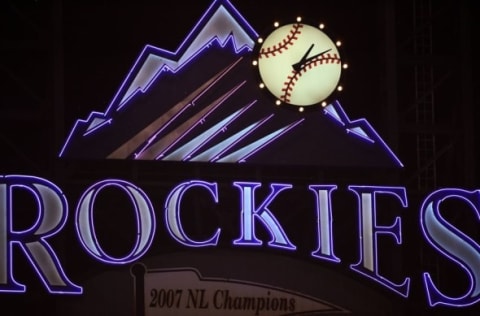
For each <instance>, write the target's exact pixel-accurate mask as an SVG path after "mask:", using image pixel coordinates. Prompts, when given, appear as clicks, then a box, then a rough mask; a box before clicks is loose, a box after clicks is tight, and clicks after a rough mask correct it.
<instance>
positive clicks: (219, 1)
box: [106, 0, 258, 113]
mask: <svg viewBox="0 0 480 316" xmlns="http://www.w3.org/2000/svg"><path fill="white" fill-rule="evenodd" d="M220 6H223V7H224V8H225V9H226V10H227V12H228V13H229V14H230V16H231V18H232V19H233V20H234V21H235V22H236V23H237V24H238V25H239V26H240V27H241V28H242V30H243V31H245V33H247V34H248V35H250V37H251V39H252V41H253V42H255V40H256V39H257V38H258V34H257V32H256V31H255V30H254V29H253V28H252V27H251V26H250V24H249V23H248V22H247V20H246V19H245V18H244V17H243V16H242V15H241V14H240V13H239V12H238V11H237V9H235V7H234V6H233V5H232V4H231V3H230V2H229V1H228V0H213V2H212V4H211V5H210V7H209V8H208V9H207V10H206V11H205V13H204V14H203V15H202V17H201V18H200V19H199V21H198V22H197V24H196V25H195V26H194V27H193V28H192V30H191V31H190V33H189V34H188V35H187V36H186V37H185V38H184V40H183V42H182V43H181V44H180V45H179V47H178V48H177V50H176V51H175V52H172V51H168V50H165V49H161V48H158V47H155V46H152V45H146V46H145V47H144V49H143V51H142V53H141V54H140V56H139V57H138V58H137V60H136V61H135V63H134V66H133V67H132V68H131V70H130V72H129V74H128V75H127V78H125V80H124V82H123V83H122V85H121V87H120V89H119V90H118V92H117V94H116V95H115V96H114V98H113V100H112V101H111V103H110V105H109V107H108V108H107V111H106V113H108V112H110V109H111V108H112V107H113V105H114V104H116V103H117V104H120V102H119V101H120V100H119V97H120V96H119V95H120V93H121V92H124V90H127V89H128V87H127V83H128V84H130V83H131V82H132V81H133V80H134V79H135V76H133V77H132V78H130V75H131V74H132V73H133V72H134V70H137V72H135V73H138V70H139V69H137V67H138V65H139V62H140V61H142V62H143V61H145V60H146V58H148V56H149V55H150V54H155V55H157V56H159V57H160V58H165V59H169V60H171V61H175V60H180V59H181V57H182V56H183V54H184V53H185V52H186V51H187V49H188V48H189V47H190V45H191V44H192V43H193V41H194V40H195V39H196V38H197V36H198V35H199V33H200V32H201V31H202V29H203V27H204V26H205V25H206V24H207V23H208V22H209V21H210V18H211V17H212V16H213V15H214V14H215V12H216V11H217V9H218V8H219V7H220ZM232 38H233V37H232ZM218 43H219V44H221V42H220V41H218ZM225 43H228V40H226V41H225ZM208 45H210V44H206V45H204V47H205V46H208ZM245 48H247V49H248V48H249V47H241V48H237V53H238V52H240V51H242V50H243V49H245ZM199 50H200V49H199ZM150 51H151V52H150ZM188 60H192V58H189V59H188ZM165 66H166V65H165ZM138 68H141V66H140V67H138ZM162 68H163V67H162ZM168 68H169V69H170V67H168ZM170 70H173V69H170ZM160 72H161V71H160ZM134 94H135V93H132V95H134ZM127 101H128V100H125V102H123V103H126V102H127Z"/></svg>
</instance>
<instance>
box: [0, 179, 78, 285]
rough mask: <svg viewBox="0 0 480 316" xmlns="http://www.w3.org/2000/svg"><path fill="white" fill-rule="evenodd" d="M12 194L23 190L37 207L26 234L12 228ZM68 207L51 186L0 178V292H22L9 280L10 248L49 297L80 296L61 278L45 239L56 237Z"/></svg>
mask: <svg viewBox="0 0 480 316" xmlns="http://www.w3.org/2000/svg"><path fill="white" fill-rule="evenodd" d="M16 190H24V191H25V190H26V191H27V192H28V193H29V194H30V195H31V196H33V198H34V200H35V202H36V205H37V213H38V216H37V221H36V222H35V223H34V224H33V225H32V226H31V227H30V228H29V229H26V230H22V231H16V230H14V228H13V219H14V215H15V216H19V215H21V214H20V212H21V211H22V210H21V209H15V214H14V207H15V205H14V196H13V193H14V191H16ZM67 215H68V204H67V200H66V198H65V196H64V195H63V193H62V192H61V191H60V189H59V188H58V187H57V186H55V185H54V184H53V183H51V182H49V181H47V180H44V179H41V178H37V177H33V176H22V175H9V176H4V177H2V176H0V292H25V290H26V286H25V285H23V284H20V283H18V282H16V281H15V278H14V277H13V264H12V262H13V258H12V256H13V251H12V249H13V246H14V245H15V246H18V247H19V248H20V249H21V250H22V251H23V253H24V254H25V256H26V257H27V259H28V260H29V262H30V264H31V266H32V267H33V268H34V270H35V272H36V273H37V275H38V276H39V278H40V279H41V281H42V282H43V284H44V285H45V287H46V288H47V289H48V291H49V292H50V293H59V294H60V293H61V294H81V293H82V288H81V287H79V286H77V285H75V284H73V283H72V282H71V281H69V279H68V278H67V276H66V275H65V273H64V271H63V269H62V266H61V265H60V261H59V260H58V258H57V256H56V254H55V252H54V250H53V248H52V247H51V246H50V244H49V243H47V238H49V237H52V236H54V235H55V234H57V233H58V232H59V231H60V230H61V229H62V228H63V226H64V225H65V222H66V220H67Z"/></svg>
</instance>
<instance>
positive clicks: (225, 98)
mask: <svg viewBox="0 0 480 316" xmlns="http://www.w3.org/2000/svg"><path fill="white" fill-rule="evenodd" d="M246 82H247V81H246V80H244V81H242V82H241V83H240V84H238V85H237V86H236V87H235V88H233V89H232V90H231V91H230V92H228V93H227V94H226V95H225V96H224V97H223V98H222V99H221V100H220V101H219V102H218V103H217V104H215V105H214V106H213V107H212V108H211V109H210V110H209V111H207V112H206V113H205V114H204V115H203V116H202V118H201V119H200V120H198V121H197V122H195V124H193V125H192V126H191V127H190V128H189V129H187V130H186V131H185V132H184V133H183V134H181V135H179V136H178V137H177V138H176V139H175V140H174V141H173V142H172V143H171V144H170V145H169V146H167V148H165V149H163V150H162V152H160V153H159V154H158V155H157V156H156V157H155V159H154V160H160V159H162V158H163V157H164V156H165V153H166V152H167V151H168V150H170V149H171V148H172V147H173V146H175V145H176V144H177V143H178V142H179V141H181V140H182V138H183V137H185V136H186V135H188V133H190V132H191V131H192V130H193V129H194V128H195V127H197V125H198V124H201V123H202V122H203V121H205V120H206V119H207V117H208V116H209V115H210V114H212V113H213V112H215V110H217V108H218V107H220V106H221V105H222V104H223V103H224V102H225V101H226V100H228V99H229V98H230V97H231V96H232V95H233V94H235V92H237V91H238V90H239V89H240V88H241V87H242V86H243V85H244V84H245V83H246Z"/></svg>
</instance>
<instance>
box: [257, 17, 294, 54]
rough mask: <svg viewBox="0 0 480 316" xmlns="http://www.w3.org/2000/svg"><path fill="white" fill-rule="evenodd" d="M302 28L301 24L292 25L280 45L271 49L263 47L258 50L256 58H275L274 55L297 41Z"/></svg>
mask: <svg viewBox="0 0 480 316" xmlns="http://www.w3.org/2000/svg"><path fill="white" fill-rule="evenodd" d="M302 27H303V24H299V23H296V24H293V27H292V29H290V32H289V34H287V36H286V37H285V38H283V39H282V41H281V42H280V43H277V44H275V45H273V46H271V47H265V48H262V49H261V50H260V53H259V55H258V58H262V57H266V58H269V57H272V56H276V55H275V53H277V52H278V53H280V54H281V53H282V52H283V51H285V50H287V49H288V48H289V47H290V46H292V45H293V42H295V40H297V39H298V34H301V33H302V32H301V30H300V29H301V28H302Z"/></svg>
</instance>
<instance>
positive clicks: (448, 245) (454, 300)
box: [420, 189, 480, 307]
mask: <svg viewBox="0 0 480 316" xmlns="http://www.w3.org/2000/svg"><path fill="white" fill-rule="evenodd" d="M446 199H460V200H462V201H464V202H465V203H467V204H468V205H469V206H470V207H471V209H472V210H473V211H474V212H475V215H476V216H477V219H480V190H476V191H466V190H461V189H441V190H437V191H435V192H433V193H432V194H430V195H429V196H428V197H427V198H426V199H425V200H424V202H423V205H422V207H421V209H420V225H421V227H422V231H423V234H424V236H425V239H426V240H427V241H428V242H429V243H430V244H431V245H432V246H433V247H434V248H435V249H437V250H438V251H439V252H440V253H441V254H442V255H444V256H446V257H447V258H449V259H450V260H452V261H453V262H455V263H457V264H458V265H459V266H460V267H461V268H462V269H463V270H464V271H465V272H466V273H467V275H468V276H469V287H470V288H469V289H468V291H467V292H466V294H465V295H463V296H460V297H451V296H447V295H445V294H443V293H442V292H441V291H440V290H439V289H438V288H437V286H436V285H435V284H434V283H433V280H432V278H431V277H430V274H429V273H428V272H425V273H424V274H423V281H424V284H425V290H426V292H427V297H428V303H429V304H430V306H435V305H437V304H440V305H448V306H459V307H460V306H469V305H473V304H475V303H477V302H478V301H479V300H480V246H479V245H478V244H477V243H476V242H475V241H474V240H473V239H472V238H470V237H469V236H467V235H466V234H465V233H463V232H462V231H460V230H459V229H457V228H456V227H455V226H453V225H452V224H450V223H449V222H448V221H447V220H446V219H445V218H444V217H442V214H441V213H440V203H441V202H443V201H444V200H446Z"/></svg>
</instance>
